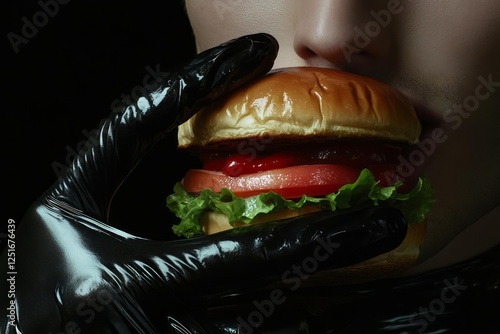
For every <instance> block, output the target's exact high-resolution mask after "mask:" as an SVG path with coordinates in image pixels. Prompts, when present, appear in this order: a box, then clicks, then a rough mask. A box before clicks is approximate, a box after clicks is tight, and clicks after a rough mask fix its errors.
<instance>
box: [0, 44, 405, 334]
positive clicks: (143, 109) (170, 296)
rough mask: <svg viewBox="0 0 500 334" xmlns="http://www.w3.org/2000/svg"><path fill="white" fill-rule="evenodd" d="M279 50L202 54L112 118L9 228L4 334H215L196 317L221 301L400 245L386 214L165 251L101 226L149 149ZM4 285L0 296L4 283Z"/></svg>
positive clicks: (231, 234) (228, 235)
mask: <svg viewBox="0 0 500 334" xmlns="http://www.w3.org/2000/svg"><path fill="white" fill-rule="evenodd" d="M277 51H278V45H277V43H276V41H275V40H274V39H273V38H272V37H271V36H268V35H264V34H258V35H252V36H245V37H242V38H239V39H236V40H234V41H232V42H229V43H227V44H225V45H222V46H219V47H216V48H214V49H211V50H208V51H206V52H204V53H202V54H200V55H198V56H197V57H195V58H194V60H193V61H191V62H190V63H188V64H187V65H186V66H185V67H183V68H180V69H179V70H178V71H176V72H172V73H171V74H170V75H169V76H168V77H166V78H165V79H164V81H163V82H162V84H161V86H160V87H159V88H158V89H157V90H156V91H155V92H153V93H151V94H150V95H149V96H148V97H147V98H141V99H139V100H138V101H137V105H131V106H128V107H127V108H125V109H124V110H123V111H122V112H120V113H115V114H113V115H111V116H110V118H109V120H108V121H107V122H106V123H105V124H104V125H103V126H102V128H101V130H100V132H99V135H98V141H93V142H94V144H93V146H92V147H90V149H88V150H87V151H86V152H84V153H82V154H81V155H80V156H79V157H77V158H76V159H75V160H74V162H73V163H72V165H71V167H70V168H69V169H68V171H67V173H66V174H65V176H64V177H62V178H61V179H60V180H59V181H58V182H56V183H55V184H54V186H53V187H51V188H50V189H49V190H48V191H47V192H46V193H45V194H44V195H43V196H41V197H40V199H39V201H37V202H36V203H34V204H33V205H32V207H31V208H30V210H29V211H28V212H27V214H26V216H25V217H24V219H23V221H22V222H21V223H20V225H19V226H18V227H17V231H16V239H15V242H16V271H17V275H16V277H15V292H16V293H15V311H12V310H9V307H10V300H6V298H4V299H3V300H4V302H3V303H2V306H1V308H2V312H3V314H4V315H3V316H2V317H1V320H0V321H1V323H0V325H1V326H0V329H1V330H2V332H3V333H25V334H28V333H36V334H39V333H61V332H62V333H92V334H96V333H120V334H124V333H210V332H217V330H216V329H215V327H214V325H213V324H211V323H210V319H208V320H207V319H203V321H200V318H199V317H197V316H196V315H197V314H202V313H203V312H202V311H201V312H200V310H203V307H204V305H205V303H207V301H211V302H212V301H213V300H214V298H217V295H221V294H225V295H227V294H228V293H230V292H231V291H249V290H251V289H252V288H253V287H258V286H263V285H264V284H268V283H271V282H276V281H279V280H280V279H281V277H282V275H283V273H284V272H285V271H286V270H289V269H290V268H291V266H293V265H296V264H300V263H301V261H302V260H303V259H305V258H307V257H313V258H314V259H316V260H317V265H318V268H317V270H318V271H319V270H323V269H326V268H332V267H338V266H344V265H348V264H352V263H355V262H359V261H362V260H364V259H367V258H370V257H373V256H376V255H378V254H380V253H383V252H386V251H389V250H391V249H393V248H395V247H396V246H397V245H398V244H399V243H400V242H401V241H402V239H403V238H404V236H405V233H406V224H405V222H404V219H403V218H402V216H401V214H400V213H399V212H396V211H393V210H390V209H368V210H364V211H360V212H356V213H353V214H352V215H342V216H339V215H334V214H332V213H320V214H314V215H311V216H308V217H304V218H300V219H294V220H291V221H287V222H281V223H280V222H277V223H269V224H264V225H260V226H251V227H245V228H240V229H236V230H231V231H227V232H223V233H220V234H216V235H213V236H206V237H200V238H193V239H186V240H180V241H164V242H162V241H152V240H146V239H144V238H139V237H136V236H133V235H130V234H128V233H126V232H124V231H120V230H118V229H116V228H113V227H112V226H109V225H108V224H107V222H108V220H107V213H108V210H109V205H110V202H111V199H112V197H113V194H114V193H115V192H116V191H117V189H118V187H119V186H120V184H121V183H122V182H123V180H124V179H125V178H126V177H127V175H128V174H129V173H130V172H131V170H132V169H133V168H134V166H136V165H137V163H138V162H139V161H140V160H141V158H142V157H143V156H144V155H145V154H146V153H147V152H148V150H150V148H151V147H152V146H153V145H154V144H155V143H157V142H158V141H159V140H161V138H162V137H163V136H164V135H165V133H166V132H168V131H170V130H173V129H175V128H176V127H177V125H178V124H180V123H181V122H183V121H185V120H186V119H187V118H189V117H190V116H192V115H193V114H194V113H195V112H196V111H197V110H198V109H199V108H200V107H201V106H203V105H204V104H206V103H208V102H210V101H212V100H213V99H216V98H217V97H219V96H220V95H222V94H224V93H227V92H229V91H231V90H233V89H235V88H236V87H238V86H240V85H242V84H244V83H245V82H248V81H249V80H252V79H254V78H257V77H259V76H262V75H264V74H265V73H266V72H268V71H269V69H270V68H271V67H272V64H273V61H274V58H275V56H276V54H277ZM145 177H146V176H145ZM147 177H154V176H150V175H148V176H147ZM138 209H139V208H138ZM143 223H144V224H147V223H148V222H143ZM165 223H167V222H165ZM172 223H174V222H172ZM319 254H321V259H320V258H318V256H319ZM314 256H316V257H314ZM2 261H4V262H3V263H7V259H6V252H4V253H3V256H2ZM2 284H3V286H6V284H7V286H6V289H4V290H3V291H7V289H8V284H9V282H8V281H6V280H2ZM4 297H5V296H4ZM6 310H7V311H6Z"/></svg>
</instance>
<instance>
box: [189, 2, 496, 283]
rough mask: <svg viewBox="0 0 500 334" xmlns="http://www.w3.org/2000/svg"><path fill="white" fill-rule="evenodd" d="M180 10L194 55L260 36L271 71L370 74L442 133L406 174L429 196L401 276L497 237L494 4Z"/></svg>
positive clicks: (209, 5)
mask: <svg viewBox="0 0 500 334" xmlns="http://www.w3.org/2000/svg"><path fill="white" fill-rule="evenodd" d="M186 9H187V13H188V15H189V18H190V21H191V24H192V28H193V31H194V34H195V38H196V44H197V48H198V50H199V51H203V50H205V49H208V48H210V47H213V46H216V45H218V44H220V43H223V42H225V41H227V40H230V39H232V38H235V37H238V36H241V35H245V34H251V33H258V32H267V33H270V34H272V35H273V36H274V37H276V38H277V40H278V41H279V43H280V53H279V55H278V58H277V60H276V62H275V65H274V68H282V67H293V66H320V67H328V68H335V69H340V70H345V71H349V72H354V73H358V74H361V75H365V76H369V77H373V78H375V79H378V80H381V81H383V82H386V83H388V84H390V85H392V86H394V87H396V88H399V89H400V90H401V91H402V92H403V93H405V94H406V95H408V96H409V97H410V98H411V99H412V101H413V102H414V103H415V107H416V111H417V115H418V117H419V118H420V120H421V121H422V123H423V125H424V132H426V133H428V131H433V130H435V129H438V130H442V131H441V132H439V133H441V136H439V140H438V139H436V138H438V137H435V138H434V139H433V137H432V136H431V137H427V139H429V138H430V139H432V141H433V143H434V144H435V145H434V148H432V149H430V153H429V154H426V161H425V163H424V164H423V165H422V166H421V168H419V169H418V171H415V173H419V174H423V175H426V176H427V177H428V178H429V179H430V181H431V183H432V184H433V187H434V188H435V195H436V198H437V201H438V202H437V204H436V205H435V206H434V208H433V210H432V212H431V214H430V215H429V217H428V230H427V235H426V240H425V242H424V244H423V246H422V248H421V255H420V260H419V264H418V265H417V266H416V267H414V268H413V269H411V270H410V271H409V272H408V273H406V274H415V273H419V272H424V271H427V270H430V269H433V268H438V267H443V266H446V265H449V264H452V263H455V262H458V261H461V260H465V259H467V258H470V257H472V256H474V255H476V254H480V253H481V252H483V251H485V250H487V249H489V248H491V247H493V246H494V245H497V244H498V243H499V242H500V206H499V204H500V172H499V169H498V166H499V165H500V131H499V130H498V129H497V126H498V124H500V113H499V112H498V106H500V62H499V61H498V59H500V48H499V47H498V45H500V15H499V13H500V2H498V1H494V0H491V1H488V0H482V1H469V0H442V1H430V0H423V1H408V0H402V1H396V0H391V1H375V0H369V1H368V0H329V1H325V0H295V1H289V0H273V1H256V0H253V1H241V0H216V1H206V0H187V1H186ZM382 11H385V12H382ZM374 13H378V14H374ZM380 13H386V14H387V13H389V16H390V22H388V21H389V20H388V18H387V16H385V17H384V19H385V21H384V20H381V19H380V17H381V14H380ZM377 15H378V16H379V21H376V16H377ZM371 21H372V26H373V27H372V29H373V30H372V31H371V32H370V35H365V36H368V41H366V39H365V40H364V42H363V40H361V39H360V37H359V36H360V33H359V31H362V32H364V33H365V34H366V33H367V32H369V31H368V30H366V29H367V27H371V26H370V24H368V23H369V22H371ZM377 22H378V29H377V27H376V26H377ZM367 24H368V25H367ZM353 50H354V51H353ZM485 82H489V84H485ZM478 86H481V87H479V88H478ZM467 103H469V104H468V108H469V110H470V111H468V110H467V109H466V108H465V107H464V105H465V106H467ZM474 103H476V104H474ZM457 105H458V107H457ZM460 105H462V107H460ZM425 138H426V137H424V136H423V137H422V138H421V139H422V140H423V139H425ZM414 149H418V147H416V148H414Z"/></svg>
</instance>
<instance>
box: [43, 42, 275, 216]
mask: <svg viewBox="0 0 500 334" xmlns="http://www.w3.org/2000/svg"><path fill="white" fill-rule="evenodd" d="M277 52H278V44H277V42H276V40H275V39H274V38H273V37H272V36H270V35H267V34H256V35H249V36H244V37H241V38H238V39H235V40H233V41H230V42H228V43H225V44H223V45H221V46H218V47H215V48H213V49H209V50H207V51H205V52H203V53H201V54H200V55H198V56H196V57H195V58H194V59H193V60H192V61H191V62H189V63H187V64H186V65H185V66H184V67H182V68H180V69H178V70H177V71H174V72H172V73H170V74H169V75H168V76H166V77H165V78H164V79H163V81H162V82H161V83H160V85H159V87H158V88H157V89H156V90H155V91H153V92H150V93H148V95H147V96H144V97H141V98H139V99H138V100H137V102H136V103H135V104H134V105H130V106H128V107H126V108H125V109H124V110H122V111H121V112H118V113H114V114H112V115H111V116H110V118H109V119H108V120H107V121H106V122H105V123H104V124H103V125H102V127H101V129H100V130H99V131H98V134H97V138H93V139H91V140H90V141H89V145H88V146H89V147H87V151H86V152H82V153H81V154H80V155H79V156H78V157H77V158H75V159H74V161H73V163H72V164H71V166H70V168H68V169H67V170H66V173H65V174H64V176H63V177H62V178H61V179H60V180H59V181H58V182H56V183H55V184H54V185H53V186H52V187H51V189H49V190H48V191H47V192H46V197H52V198H55V199H57V200H59V201H62V202H65V203H67V204H69V205H70V206H72V207H74V208H75V209H78V210H81V211H83V212H85V213H87V214H89V215H91V216H92V217H94V218H97V219H101V220H105V219H106V212H107V209H108V206H109V203H110V201H111V198H112V196H113V194H114V193H115V192H116V190H117V188H118V187H119V185H120V184H121V183H122V182H123V180H124V179H125V178H126V176H127V175H128V174H129V173H130V172H131V171H132V169H133V168H134V166H136V164H137V163H138V162H139V161H140V160H141V158H142V157H143V156H144V155H145V154H146V153H147V152H148V151H149V150H150V148H151V147H152V146H153V145H155V144H156V143H157V142H158V141H159V140H160V139H161V138H163V137H164V134H165V133H166V132H167V131H170V130H172V129H174V128H175V127H177V126H178V125H179V124H180V123H182V122H183V121H185V120H187V119H188V118H189V117H191V116H192V115H193V114H194V113H195V112H196V111H197V110H198V109H199V108H201V107H202V106H203V105H204V104H206V103H209V102H210V101H212V100H214V99H216V98H218V97H220V96H222V95H224V94H226V93H228V92H230V91H231V90H234V89H235V88H237V87H239V86H241V85H243V84H245V83H246V82H248V81H250V80H252V79H254V78H256V77H258V76H262V75H264V74H265V73H267V72H268V71H269V70H270V69H271V68H272V65H273V62H274V59H275V57H276V55H277Z"/></svg>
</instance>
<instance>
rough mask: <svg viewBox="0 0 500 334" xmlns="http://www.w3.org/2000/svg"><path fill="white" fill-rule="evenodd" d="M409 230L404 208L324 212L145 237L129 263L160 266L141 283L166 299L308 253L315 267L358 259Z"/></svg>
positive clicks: (218, 287) (211, 288) (252, 278)
mask: <svg viewBox="0 0 500 334" xmlns="http://www.w3.org/2000/svg"><path fill="white" fill-rule="evenodd" d="M406 231H407V225H406V221H405V219H404V217H403V215H402V214H401V213H400V212H399V211H398V210H396V209H392V208H381V207H375V208H369V209H362V210H358V211H355V212H349V213H344V214H338V213H334V212H320V213H313V214H310V215H307V216H302V217H298V218H293V219H290V220H285V221H280V222H275V223H265V224H261V225H254V226H248V227H243V228H237V229H234V230H229V231H225V232H222V233H218V234H215V235H211V236H206V237H199V238H194V239H188V240H182V241H178V242H177V241H176V242H170V243H168V246H166V245H165V243H148V244H146V245H144V247H141V248H138V249H137V252H138V253H137V258H135V259H134V260H132V259H131V260H130V261H129V262H128V263H132V262H133V263H134V265H133V266H128V268H129V269H132V270H137V272H140V271H141V270H142V269H141V268H156V270H155V272H157V273H159V274H160V275H161V276H160V277H158V276H155V277H152V276H151V275H142V277H143V280H142V281H140V282H136V283H137V284H138V285H139V286H140V287H136V288H135V289H136V290H137V291H141V292H142V293H144V294H143V297H142V298H145V300H148V298H150V296H152V295H154V296H157V297H158V298H159V300H161V299H162V298H163V297H162V295H163V294H164V293H165V291H167V290H168V291H172V289H173V291H176V292H177V293H179V294H181V295H192V296H199V295H204V294H206V295H210V294H216V293H222V292H225V291H237V290H238V289H240V288H242V287H245V286H248V285H250V286H255V285H260V284H265V283H271V282H277V281H279V280H280V278H281V277H282V275H283V274H284V273H285V271H286V270H290V268H292V266H294V265H300V263H302V261H303V260H304V259H306V258H311V259H313V260H314V261H315V264H316V265H317V272H319V271H322V270H326V269H332V268H338V267H343V266H348V265H351V264H355V263H359V262H361V261H363V260H367V259H370V258H373V257H375V256H377V255H379V254H382V253H385V252H388V251H391V250H393V249H394V248H396V247H397V246H398V245H399V244H401V242H402V241H403V239H404V238H405V236H406ZM137 259H142V260H141V261H137ZM134 268H135V269H134ZM134 276H137V275H134ZM162 283H165V284H162ZM167 286H168V288H166V287H167ZM153 287H154V288H153ZM152 290H155V291H152ZM138 298H140V297H138Z"/></svg>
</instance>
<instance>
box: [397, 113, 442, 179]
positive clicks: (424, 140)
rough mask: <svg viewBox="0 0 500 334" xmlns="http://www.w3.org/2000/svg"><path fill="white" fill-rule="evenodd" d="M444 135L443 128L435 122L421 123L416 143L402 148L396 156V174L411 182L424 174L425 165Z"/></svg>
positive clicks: (430, 159) (429, 160)
mask: <svg viewBox="0 0 500 334" xmlns="http://www.w3.org/2000/svg"><path fill="white" fill-rule="evenodd" d="M444 136H445V133H444V130H443V129H442V128H441V127H440V126H439V125H438V124H437V123H423V124H422V133H421V135H420V138H419V141H418V143H416V144H413V145H410V146H408V147H406V148H404V149H403V151H402V152H401V155H400V156H399V157H398V161H399V164H398V166H397V168H396V171H395V174H396V176H397V177H398V178H399V179H400V180H402V181H406V182H409V183H411V184H413V183H414V182H416V180H417V179H418V178H419V177H420V176H423V175H425V170H426V167H427V166H428V165H429V163H430V162H431V161H432V158H433V156H434V154H435V151H436V150H437V148H438V145H440V143H442V142H443V138H445V137H444Z"/></svg>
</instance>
